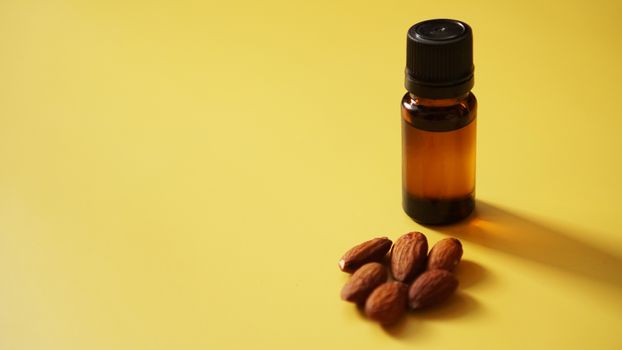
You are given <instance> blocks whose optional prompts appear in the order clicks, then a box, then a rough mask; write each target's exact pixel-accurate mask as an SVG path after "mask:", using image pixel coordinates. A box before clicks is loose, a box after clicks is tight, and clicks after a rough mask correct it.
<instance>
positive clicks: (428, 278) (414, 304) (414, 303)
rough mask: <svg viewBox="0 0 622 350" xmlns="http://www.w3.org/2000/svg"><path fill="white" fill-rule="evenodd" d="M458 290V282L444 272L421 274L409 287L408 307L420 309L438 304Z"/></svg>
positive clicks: (449, 273)
mask: <svg viewBox="0 0 622 350" xmlns="http://www.w3.org/2000/svg"><path fill="white" fill-rule="evenodd" d="M457 288H458V280H457V279H456V277H455V276H454V275H453V273H451V272H449V271H446V270H430V271H426V272H424V273H422V274H421V275H420V276H419V277H417V279H416V280H415V282H413V284H412V285H411V286H410V290H409V291H408V305H409V306H410V307H411V308H412V309H415V310H417V309H422V308H425V307H428V306H431V305H435V304H438V303H440V302H442V301H443V300H445V299H447V298H448V297H449V296H450V295H452V294H453V293H454V292H455V291H456V289H457Z"/></svg>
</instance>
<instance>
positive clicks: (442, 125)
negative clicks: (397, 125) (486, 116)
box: [401, 92, 477, 131]
mask: <svg viewBox="0 0 622 350" xmlns="http://www.w3.org/2000/svg"><path fill="white" fill-rule="evenodd" d="M401 107H402V118H403V120H404V121H405V122H407V123H409V124H411V125H412V126H414V127H416V128H418V129H423V130H429V131H450V130H455V129H460V128H462V127H464V126H466V125H468V124H470V123H471V122H472V121H473V120H475V117H476V115H477V99H476V97H475V95H474V94H473V93H471V92H469V93H467V94H466V95H464V96H462V97H460V98H455V99H444V100H430V99H423V98H417V97H414V96H412V95H411V94H410V93H406V94H405V95H404V97H403V98H402V106H401Z"/></svg>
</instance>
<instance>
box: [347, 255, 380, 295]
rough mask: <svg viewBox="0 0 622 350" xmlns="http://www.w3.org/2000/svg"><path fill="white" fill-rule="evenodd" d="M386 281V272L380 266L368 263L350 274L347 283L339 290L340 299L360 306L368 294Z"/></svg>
mask: <svg viewBox="0 0 622 350" xmlns="http://www.w3.org/2000/svg"><path fill="white" fill-rule="evenodd" d="M386 281H387V270H386V269H385V267H384V266H382V264H380V263H377V262H370V263H367V264H365V265H363V266H361V267H360V268H359V269H358V270H356V272H354V273H353V274H352V277H350V280H349V281H348V283H346V285H345V286H343V289H342V290H341V299H343V300H346V301H350V302H353V303H357V304H362V303H364V302H365V299H367V297H368V296H369V294H370V293H371V292H372V291H373V290H374V289H375V288H376V287H378V286H379V285H381V284H383V283H384V282H386Z"/></svg>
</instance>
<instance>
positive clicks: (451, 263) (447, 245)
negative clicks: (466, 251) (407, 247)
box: [428, 238, 462, 271]
mask: <svg viewBox="0 0 622 350" xmlns="http://www.w3.org/2000/svg"><path fill="white" fill-rule="evenodd" d="M460 258H462V243H460V241H459V240H457V239H455V238H445V239H443V240H440V241H438V242H437V243H436V244H435V245H434V247H432V249H431V250H430V255H429V256H428V270H435V269H439V270H447V271H453V270H454V269H455V268H456V266H457V265H458V263H459V262H460Z"/></svg>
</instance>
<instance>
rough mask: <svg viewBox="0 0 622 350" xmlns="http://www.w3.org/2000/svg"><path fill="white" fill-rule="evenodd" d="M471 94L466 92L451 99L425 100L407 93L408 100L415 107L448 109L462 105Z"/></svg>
mask: <svg viewBox="0 0 622 350" xmlns="http://www.w3.org/2000/svg"><path fill="white" fill-rule="evenodd" d="M470 93H471V92H466V93H465V94H463V95H460V96H456V97H451V98H426V97H421V96H416V95H415V94H413V93H411V92H409V93H408V95H410V98H411V99H412V100H413V101H414V103H415V104H417V105H422V106H428V107H449V106H454V105H458V104H461V103H464V100H466V98H467V97H468V96H469V94H470Z"/></svg>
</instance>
